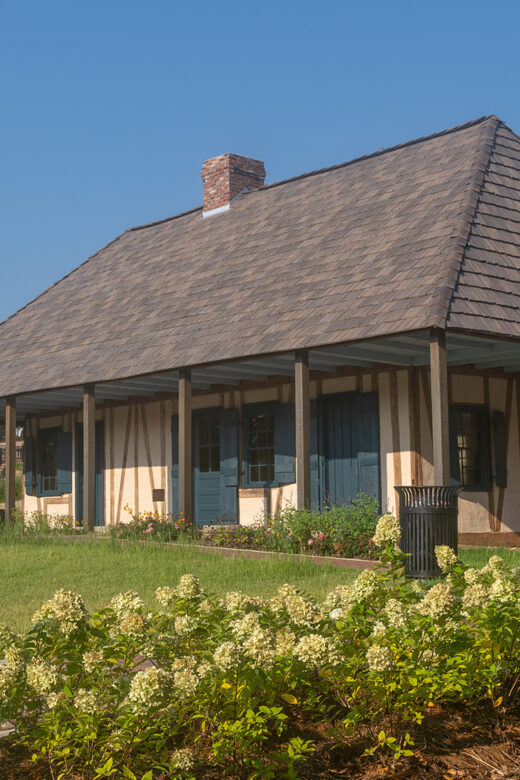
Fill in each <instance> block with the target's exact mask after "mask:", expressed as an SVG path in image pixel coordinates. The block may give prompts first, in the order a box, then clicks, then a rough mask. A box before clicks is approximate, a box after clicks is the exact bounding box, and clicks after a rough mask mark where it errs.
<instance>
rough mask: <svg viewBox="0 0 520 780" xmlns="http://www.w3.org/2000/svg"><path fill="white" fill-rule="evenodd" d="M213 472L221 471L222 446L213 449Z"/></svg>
mask: <svg viewBox="0 0 520 780" xmlns="http://www.w3.org/2000/svg"><path fill="white" fill-rule="evenodd" d="M211 471H220V445H218V444H217V445H215V446H213V447H212V448H211Z"/></svg>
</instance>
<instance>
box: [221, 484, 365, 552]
mask: <svg viewBox="0 0 520 780" xmlns="http://www.w3.org/2000/svg"><path fill="white" fill-rule="evenodd" d="M377 518H378V505H377V501H376V500H375V499H374V498H371V497H369V496H366V495H360V496H358V497H357V498H356V499H354V501H353V502H352V504H350V505H349V506H345V507H337V506H335V507H330V509H327V510H325V511H323V512H318V511H313V510H308V509H294V508H293V507H288V508H286V509H283V510H282V511H280V512H279V513H278V514H277V515H276V517H274V518H273V519H268V520H267V522H264V520H262V521H260V522H258V523H255V524H254V525H251V526H218V527H216V528H215V530H214V531H212V532H211V534H210V535H209V536H208V537H207V538H208V540H209V541H211V543H212V544H215V545H217V546H221V547H240V548H249V549H255V550H262V549H263V550H274V551H277V552H291V553H312V554H313V555H338V556H342V557H351V558H359V557H361V558H374V557H375V550H374V544H373V540H372V537H373V535H374V532H375V529H376V523H377Z"/></svg>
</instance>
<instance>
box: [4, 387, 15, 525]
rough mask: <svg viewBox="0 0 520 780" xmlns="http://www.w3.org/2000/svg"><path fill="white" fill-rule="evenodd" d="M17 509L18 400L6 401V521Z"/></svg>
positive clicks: (12, 398) (9, 399) (11, 398)
mask: <svg viewBox="0 0 520 780" xmlns="http://www.w3.org/2000/svg"><path fill="white" fill-rule="evenodd" d="M15 508H16V398H15V397H14V396H10V397H9V398H6V400H5V521H6V523H7V522H9V520H11V518H12V513H13V512H14V510H15Z"/></svg>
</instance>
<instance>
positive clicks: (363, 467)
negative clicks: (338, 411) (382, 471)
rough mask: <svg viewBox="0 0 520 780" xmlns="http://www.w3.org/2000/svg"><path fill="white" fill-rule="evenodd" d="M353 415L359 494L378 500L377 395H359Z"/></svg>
mask: <svg viewBox="0 0 520 780" xmlns="http://www.w3.org/2000/svg"><path fill="white" fill-rule="evenodd" d="M355 400H356V403H355V405H354V410H353V415H354V417H355V420H353V422H354V426H353V427H354V442H353V445H352V452H353V453H357V456H356V457H357V466H356V468H357V492H358V493H366V495H368V496H372V497H373V498H377V500H378V501H379V503H381V497H380V489H379V405H378V398H377V393H358V394H357V395H356V399H355Z"/></svg>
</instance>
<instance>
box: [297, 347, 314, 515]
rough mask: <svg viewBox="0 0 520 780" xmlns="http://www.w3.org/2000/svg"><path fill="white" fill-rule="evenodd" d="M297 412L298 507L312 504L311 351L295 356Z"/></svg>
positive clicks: (306, 506) (303, 507) (302, 351)
mask: <svg viewBox="0 0 520 780" xmlns="http://www.w3.org/2000/svg"><path fill="white" fill-rule="evenodd" d="M294 380H295V393H294V404H295V412H296V507H297V509H310V506H311V406H310V391H309V353H308V352H307V350H299V351H297V352H296V353H295V356H294Z"/></svg>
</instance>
